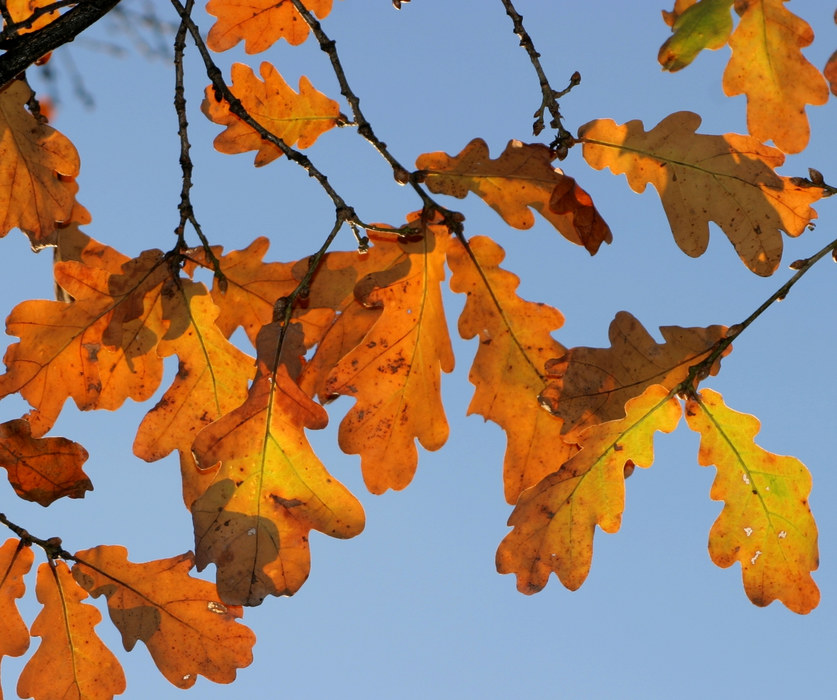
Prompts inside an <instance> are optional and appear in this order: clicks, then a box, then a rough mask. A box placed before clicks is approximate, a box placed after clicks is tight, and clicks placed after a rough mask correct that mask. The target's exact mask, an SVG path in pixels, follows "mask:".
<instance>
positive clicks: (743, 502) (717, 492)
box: [686, 389, 820, 614]
mask: <svg viewBox="0 0 837 700" xmlns="http://www.w3.org/2000/svg"><path fill="white" fill-rule="evenodd" d="M686 421H687V422H688V424H689V427H690V428H691V429H692V430H694V431H695V432H697V433H700V436H701V439H700V451H699V453H698V463H699V464H701V465H702V466H711V465H713V464H714V465H715V467H716V468H717V476H716V477H715V481H714V482H713V484H712V490H711V491H710V496H711V498H712V499H713V500H715V501H724V508H723V510H722V511H721V514H720V515H719V516H718V519H717V520H716V521H715V524H714V525H713V526H712V530H711V531H710V533H709V554H710V556H711V557H712V561H713V562H715V563H716V564H717V565H718V566H721V567H728V566H731V565H732V564H734V563H735V562H736V561H737V562H739V563H740V564H741V575H742V577H743V579H744V590H745V591H746V593H747V596H748V597H749V598H750V600H751V601H753V603H755V604H756V605H761V606H764V605H769V604H770V603H772V602H773V601H774V600H776V599H778V600H781V601H782V602H783V603H784V604H785V605H786V606H787V607H788V608H789V609H791V610H793V611H794V612H796V613H802V614H804V613H808V612H810V611H811V610H813V609H814V608H815V607H816V606H817V603H819V599H820V592H819V589H818V588H817V585H816V584H815V583H814V580H813V579H812V578H811V572H812V571H813V570H815V569H816V568H817V566H818V563H819V555H818V551H817V526H816V523H815V522H814V518H813V516H812V515H811V509H810V507H809V506H808V496H809V494H810V492H811V475H810V473H809V472H808V470H807V469H806V468H805V465H804V464H802V462H800V461H799V460H798V459H796V458H794V457H783V456H779V455H775V454H772V453H770V452H768V451H767V450H765V449H763V448H762V447H759V446H758V445H757V444H756V443H755V436H756V435H757V434H758V432H759V428H760V424H759V421H758V419H757V418H755V417H754V416H750V415H747V414H745V413H738V412H737V411H733V410H731V409H730V408H728V407H727V406H726V405H725V404H724V400H723V398H722V397H721V395H720V394H718V393H717V392H715V391H712V390H710V389H703V390H702V391H701V392H700V394H699V395H698V396H697V397H696V398H693V399H690V400H689V401H688V402H687V404H686Z"/></svg>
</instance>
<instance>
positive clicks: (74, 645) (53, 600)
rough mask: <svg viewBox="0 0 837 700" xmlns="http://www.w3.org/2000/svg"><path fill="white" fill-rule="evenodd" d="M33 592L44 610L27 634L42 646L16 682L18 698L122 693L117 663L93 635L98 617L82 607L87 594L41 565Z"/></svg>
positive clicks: (63, 568) (62, 568) (54, 566)
mask: <svg viewBox="0 0 837 700" xmlns="http://www.w3.org/2000/svg"><path fill="white" fill-rule="evenodd" d="M35 591H36V593H37V595H38V600H39V601H40V602H41V603H42V604H43V606H44V607H43V610H42V611H41V612H40V614H39V615H38V617H37V618H35V622H34V623H33V624H32V630H31V632H32V636H36V637H41V644H40V645H39V646H38V649H37V651H36V652H35V654H34V655H33V656H32V658H30V659H29V661H28V662H27V663H26V666H24V668H23V671H22V672H21V674H20V677H19V678H18V683H17V693H18V695H20V697H22V698H28V697H35V698H38V700H41V699H43V700H59V699H61V700H63V699H64V698H68V699H69V698H79V699H81V698H85V699H87V698H89V699H90V700H100V699H101V700H110V699H111V698H112V697H113V696H114V695H119V694H120V693H123V692H125V674H124V673H123V672H122V667H121V666H120V664H119V661H117V660H116V657H115V656H114V655H113V654H112V653H111V651H110V650H109V649H108V648H107V647H106V646H105V645H104V644H103V643H102V641H101V640H100V639H99V637H98V636H97V635H96V633H95V632H94V630H93V628H94V627H95V626H96V625H97V624H99V622H100V621H101V619H102V616H101V614H100V613H99V611H98V610H97V609H96V608H94V607H93V606H92V605H88V604H86V603H82V602H81V601H83V600H84V599H85V598H87V592H86V591H85V590H84V589H82V588H81V587H80V586H78V585H77V584H76V582H75V581H74V580H73V577H72V574H70V570H69V569H68V568H67V565H66V564H65V563H64V562H63V561H56V562H54V563H51V564H46V563H45V564H41V565H40V566H39V567H38V580H37V583H36V586H35Z"/></svg>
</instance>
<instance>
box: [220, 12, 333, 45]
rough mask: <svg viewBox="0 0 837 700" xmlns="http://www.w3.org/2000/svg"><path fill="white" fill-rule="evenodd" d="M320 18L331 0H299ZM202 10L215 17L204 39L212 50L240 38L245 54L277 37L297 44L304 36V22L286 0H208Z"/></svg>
mask: <svg viewBox="0 0 837 700" xmlns="http://www.w3.org/2000/svg"><path fill="white" fill-rule="evenodd" d="M302 4H303V5H305V8H306V9H307V10H308V11H309V12H312V13H314V14H315V15H316V16H317V17H319V18H320V19H322V18H324V17H325V16H326V15H328V14H329V13H330V12H331V4H332V0H303V3H302ZM206 11H207V12H208V13H209V14H210V15H214V16H215V17H216V18H217V21H216V22H215V24H213V25H212V27H211V29H210V30H209V34H208V36H207V38H206V43H207V46H209V48H210V49H212V50H213V51H226V50H227V49H231V48H232V47H233V46H235V45H236V44H237V43H238V42H240V41H242V40H243V41H244V50H245V51H246V52H247V53H248V54H254V53H261V52H262V51H265V50H266V49H268V48H270V47H271V46H272V45H273V44H274V43H275V42H276V41H278V40H279V39H285V40H286V41H287V42H288V43H289V44H291V45H292V46H297V45H299V44H301V43H302V42H304V41H305V40H306V39H307V38H308V32H309V29H308V24H307V23H306V22H305V20H304V19H303V18H302V15H300V14H299V12H297V10H296V8H295V7H294V6H293V3H292V2H291V1H290V0H209V2H208V3H207V4H206Z"/></svg>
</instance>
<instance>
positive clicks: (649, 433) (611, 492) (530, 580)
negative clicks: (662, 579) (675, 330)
mask: <svg viewBox="0 0 837 700" xmlns="http://www.w3.org/2000/svg"><path fill="white" fill-rule="evenodd" d="M679 420H680V404H679V402H678V401H677V399H675V398H672V397H670V396H669V391H668V389H666V388H665V387H663V386H660V385H653V386H650V387H648V389H646V390H645V392H644V393H643V394H642V395H641V396H638V397H636V398H633V399H631V400H630V401H628V403H627V405H626V406H625V417H624V418H622V419H620V420H615V421H610V422H607V423H599V424H597V425H593V426H592V427H590V428H588V429H587V430H585V431H584V432H583V433H582V434H581V435H580V437H579V442H580V444H581V451H580V452H578V453H577V454H576V455H575V456H574V457H572V458H571V459H570V460H569V461H568V462H566V463H564V464H563V465H562V466H561V468H560V469H558V470H557V471H555V472H554V473H553V474H550V475H549V476H546V477H545V478H544V479H542V480H541V481H540V482H539V483H538V484H536V485H535V486H533V487H531V488H529V489H527V490H525V491H524V492H523V493H522V494H520V498H519V499H518V502H517V506H515V509H514V511H512V514H511V516H510V517H509V525H510V526H512V527H513V528H514V529H513V530H512V531H511V532H510V533H509V534H508V535H506V537H505V539H504V540H503V541H502V542H501V543H500V546H499V548H498V549H497V571H499V572H500V573H501V574H508V573H514V574H516V576H517V588H518V590H519V591H520V592H521V593H526V594H531V593H537V592H538V591H540V590H541V589H542V588H543V587H544V586H545V585H546V583H547V580H548V579H549V575H550V573H552V572H555V574H557V576H558V578H559V579H560V580H561V583H563V584H564V586H566V587H567V588H569V589H570V590H573V591H574V590H576V589H577V588H578V587H579V586H581V584H582V583H584V580H585V579H586V578H587V574H588V573H589V571H590V563H591V561H592V558H593V534H594V532H595V529H596V525H598V526H599V527H601V529H602V530H604V531H605V532H609V533H614V532H617V531H618V530H619V527H620V525H621V523H622V511H623V510H624V509H625V477H624V469H625V465H626V464H627V463H630V464H631V465H637V466H640V467H649V466H651V463H652V462H653V461H654V451H653V437H654V432H655V431H657V430H659V431H662V432H664V433H670V432H671V431H672V430H674V429H675V428H676V427H677V423H678V421H679Z"/></svg>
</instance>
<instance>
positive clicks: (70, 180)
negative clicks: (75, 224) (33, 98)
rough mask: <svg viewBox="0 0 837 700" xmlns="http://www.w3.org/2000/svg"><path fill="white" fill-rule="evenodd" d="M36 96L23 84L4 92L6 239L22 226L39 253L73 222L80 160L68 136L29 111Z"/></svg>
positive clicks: (1, 192)
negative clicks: (61, 226)
mask: <svg viewBox="0 0 837 700" xmlns="http://www.w3.org/2000/svg"><path fill="white" fill-rule="evenodd" d="M30 95H31V90H30V89H29V87H28V85H26V83H25V82H23V81H22V80H15V81H13V82H12V83H10V84H9V85H8V87H6V88H5V89H4V90H2V91H0V211H1V212H2V222H0V237H3V236H5V235H6V234H7V233H8V232H9V231H10V230H11V229H13V228H19V229H20V230H21V231H23V232H24V233H25V234H26V235H27V236H28V237H29V241H30V242H31V244H32V247H33V248H35V249H39V248H43V247H44V246H48V245H54V244H55V241H56V236H57V231H58V226H57V224H59V223H62V222H66V221H68V220H69V218H70V215H71V213H72V211H73V206H74V203H75V196H76V192H77V191H78V185H77V184H76V181H75V177H76V176H77V175H78V174H79V168H80V162H79V157H78V153H77V151H76V149H75V147H74V146H73V144H72V143H70V141H69V140H68V139H67V138H66V137H65V136H64V135H62V134H61V133H59V132H58V131H56V130H55V129H53V128H52V127H51V126H48V125H46V124H42V123H40V122H39V121H38V120H37V119H35V117H34V116H33V115H32V114H31V113H30V112H29V111H27V109H26V108H25V106H26V103H27V101H28V100H29V97H30Z"/></svg>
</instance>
